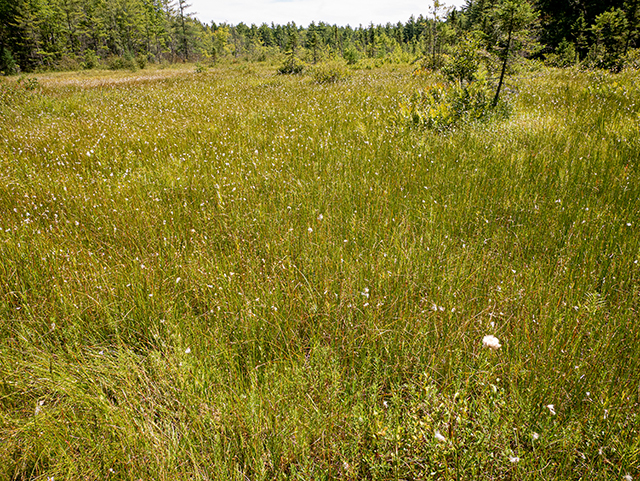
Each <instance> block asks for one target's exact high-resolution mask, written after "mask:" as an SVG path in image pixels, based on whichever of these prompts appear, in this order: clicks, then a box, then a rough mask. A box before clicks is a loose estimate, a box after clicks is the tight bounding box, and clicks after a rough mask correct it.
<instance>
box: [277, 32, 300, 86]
mask: <svg viewBox="0 0 640 481" xmlns="http://www.w3.org/2000/svg"><path fill="white" fill-rule="evenodd" d="M297 48H298V30H297V28H296V26H295V24H293V27H292V28H291V29H290V30H289V39H288V40H287V47H286V50H285V52H284V63H283V64H282V67H280V68H279V69H278V72H280V73H281V74H295V73H300V72H302V70H303V69H304V65H303V63H302V62H301V61H300V60H298V58H297V57H296V50H297Z"/></svg>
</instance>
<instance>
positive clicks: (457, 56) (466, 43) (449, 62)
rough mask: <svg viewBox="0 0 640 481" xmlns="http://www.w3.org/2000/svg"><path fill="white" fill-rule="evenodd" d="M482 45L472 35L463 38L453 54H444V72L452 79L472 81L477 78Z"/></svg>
mask: <svg viewBox="0 0 640 481" xmlns="http://www.w3.org/2000/svg"><path fill="white" fill-rule="evenodd" d="M479 48H480V45H479V43H478V41H477V40H475V39H474V38H472V37H471V36H466V37H465V38H463V39H462V40H461V41H460V42H459V43H458V44H457V45H456V47H455V49H454V51H453V54H452V55H451V56H449V55H444V56H443V59H442V73H443V75H444V76H445V78H447V80H450V81H457V82H460V83H465V82H466V83H470V82H473V81H474V80H478V79H477V73H478V70H479V68H480V65H481V64H480V54H479Z"/></svg>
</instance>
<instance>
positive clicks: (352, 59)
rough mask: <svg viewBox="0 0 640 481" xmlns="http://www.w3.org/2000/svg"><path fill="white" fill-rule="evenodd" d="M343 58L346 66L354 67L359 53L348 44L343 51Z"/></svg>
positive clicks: (358, 58)
mask: <svg viewBox="0 0 640 481" xmlns="http://www.w3.org/2000/svg"><path fill="white" fill-rule="evenodd" d="M343 57H344V59H345V60H346V61H347V65H355V64H356V63H358V60H360V53H359V52H358V50H357V49H356V48H355V47H354V46H353V45H351V44H349V45H347V46H346V47H345V49H344V54H343Z"/></svg>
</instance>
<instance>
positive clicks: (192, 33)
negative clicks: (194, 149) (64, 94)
mask: <svg viewBox="0 0 640 481" xmlns="http://www.w3.org/2000/svg"><path fill="white" fill-rule="evenodd" d="M190 8H191V6H190V5H189V4H188V3H187V0H0V71H2V72H3V73H5V74H11V73H15V72H18V71H24V72H29V71H35V70H55V69H58V70H65V69H80V68H95V67H98V66H102V67H108V68H136V67H144V66H145V65H146V63H148V62H154V63H156V62H157V63H159V62H183V61H208V62H215V61H217V60H218V59H220V58H223V57H229V58H236V59H249V60H258V61H259V60H265V59H267V58H270V57H273V56H278V55H280V56H282V54H285V55H289V57H290V58H294V57H296V56H301V57H303V58H304V59H305V60H306V61H309V62H313V63H315V62H317V61H318V60H321V59H323V58H330V57H334V58H336V57H337V58H344V59H346V60H347V62H348V63H355V62H357V61H358V59H359V58H362V57H369V58H393V59H396V60H397V61H414V60H416V59H417V58H422V59H423V62H425V61H426V62H427V63H429V62H432V63H436V64H437V63H438V62H439V59H441V58H442V56H443V55H447V54H453V53H454V52H455V51H456V48H459V43H460V40H461V39H464V38H468V36H469V34H473V36H474V38H475V39H476V40H477V42H478V43H477V46H478V47H481V48H484V49H485V50H487V51H491V50H492V49H493V50H499V49H502V50H503V51H504V50H505V45H504V44H505V42H506V41H507V40H508V43H509V46H508V47H509V48H507V50H509V49H510V48H511V44H512V42H513V45H514V47H515V46H516V45H519V46H520V47H521V52H523V53H526V54H527V55H528V56H530V57H537V58H540V59H545V60H546V61H548V62H549V63H551V64H553V65H557V66H566V65H570V64H573V63H577V62H582V63H586V64H588V65H590V66H599V67H603V68H609V69H619V68H621V66H622V65H623V64H624V63H625V62H628V61H629V60H628V59H629V58H635V59H636V60H640V59H638V54H637V51H636V49H637V47H638V38H639V36H640V35H639V29H638V25H639V24H640V0H604V1H602V0H573V1H571V2H557V1H554V0H468V1H467V3H466V5H465V6H464V7H463V8H461V9H460V10H455V9H447V8H445V7H444V6H443V5H442V4H441V2H439V1H438V0H433V1H432V3H431V5H430V7H429V9H428V12H425V13H424V15H423V14H421V15H418V16H417V17H413V16H412V17H410V18H409V19H408V20H407V21H406V22H398V23H397V24H391V23H387V24H386V25H373V24H370V25H368V26H362V25H360V26H358V27H351V26H349V25H347V26H338V25H330V24H327V23H324V22H318V23H315V22H313V23H311V24H310V25H308V26H306V27H303V26H299V25H296V24H295V23H294V22H290V23H288V24H286V25H279V24H273V23H272V24H266V23H263V24H261V25H254V24H252V25H246V24H244V23H239V24H237V25H228V24H225V23H222V24H216V23H203V22H201V21H200V20H199V19H198V18H196V17H195V16H194V15H193V14H192V13H191V12H190ZM523 9H524V10H527V11H530V12H531V14H530V15H529V17H530V18H527V19H525V20H526V21H525V23H524V24H523V25H518V26H517V29H516V30H517V31H512V32H511V35H512V36H513V38H511V36H509V37H508V38H507V36H505V35H503V34H502V33H503V32H505V31H506V30H505V29H504V26H505V25H506V24H508V23H509V21H510V19H509V18H508V16H509V12H512V13H513V12H516V13H515V14H514V15H516V14H517V12H522V11H524V10H523ZM504 12H507V13H506V14H505V13H504ZM504 15H507V17H504ZM516 16H517V15H516ZM514 19H515V20H517V21H518V22H519V21H520V20H518V19H517V18H515V17H513V18H511V22H512V23H513V21H514ZM516 23H517V22H516ZM514 25H515V24H514ZM514 25H512V27H513V26H514ZM507 30H508V29H507ZM525 38H526V41H524V39H525ZM518 41H519V42H520V43H518ZM524 46H526V49H525V48H523V47H524ZM634 56H635V57H634Z"/></svg>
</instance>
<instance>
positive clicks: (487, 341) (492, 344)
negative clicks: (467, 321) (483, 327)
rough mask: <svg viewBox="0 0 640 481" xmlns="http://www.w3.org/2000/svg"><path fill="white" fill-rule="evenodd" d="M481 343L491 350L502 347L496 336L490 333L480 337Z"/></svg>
mask: <svg viewBox="0 0 640 481" xmlns="http://www.w3.org/2000/svg"><path fill="white" fill-rule="evenodd" d="M482 345H483V346H484V347H488V348H489V349H491V350H493V351H497V350H498V349H500V348H501V347H502V344H500V341H499V340H498V338H497V337H495V336H492V335H488V336H484V337H483V338H482Z"/></svg>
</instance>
